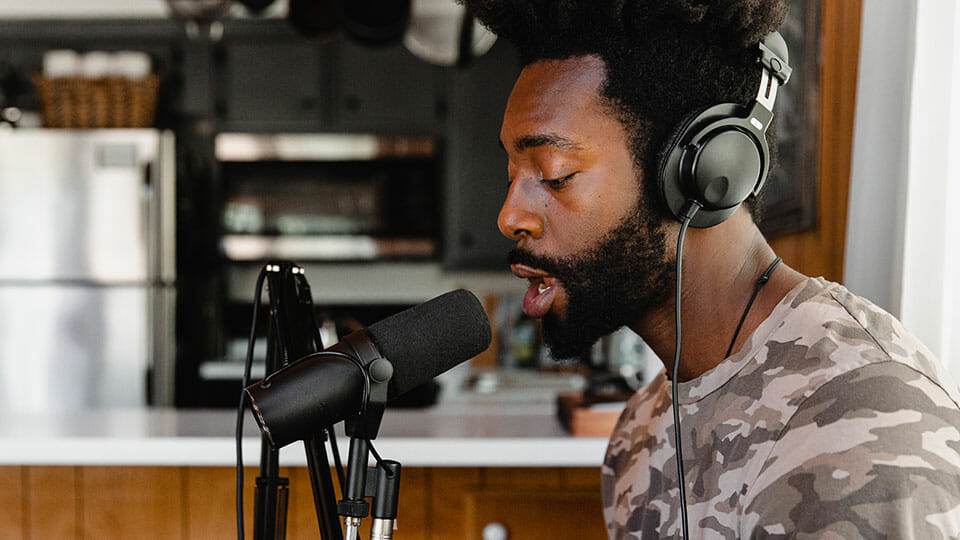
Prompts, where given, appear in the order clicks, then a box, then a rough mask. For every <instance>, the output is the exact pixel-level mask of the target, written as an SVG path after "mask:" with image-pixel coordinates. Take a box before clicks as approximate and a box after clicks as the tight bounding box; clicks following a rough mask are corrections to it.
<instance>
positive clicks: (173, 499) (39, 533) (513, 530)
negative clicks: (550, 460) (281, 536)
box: [0, 466, 606, 540]
mask: <svg viewBox="0 0 960 540" xmlns="http://www.w3.org/2000/svg"><path fill="white" fill-rule="evenodd" d="M281 474H282V475H283V476H286V477H288V478H289V479H290V508H289V511H288V515H287V518H288V523H287V526H288V527H287V538H289V539H299V538H320V535H319V533H318V531H317V523H316V517H315V514H314V510H313V495H312V494H311V491H310V480H309V478H308V474H307V469H306V468H304V467H295V468H285V469H282V471H281ZM256 475H257V471H256V469H255V468H247V469H246V470H245V473H244V484H245V486H246V487H245V489H244V518H245V527H244V528H245V532H246V537H247V538H253V491H252V490H253V484H254V481H255V478H256ZM0 483H2V485H3V486H4V489H3V490H0V538H2V539H4V540H8V539H9V540H21V539H23V540H27V539H38V538H57V539H94V538H95V539H98V540H100V539H111V538H137V539H152V538H157V539H161V538H162V539H165V540H167V539H184V540H187V539H189V540H194V539H210V538H235V537H236V510H235V508H236V502H235V501H236V499H235V489H236V474H235V470H234V469H233V468H231V467H92V466H91V467H70V466H64V467H39V466H36V467H17V466H9V467H0ZM335 483H336V482H335ZM397 524H398V529H397V531H396V532H395V534H394V538H395V539H397V540H456V539H463V540H486V539H484V538H483V530H484V528H485V527H486V526H488V525H491V524H499V525H500V526H501V527H502V528H503V529H504V530H505V531H506V533H507V536H506V540H518V539H538V538H576V539H578V540H579V539H583V540H590V539H594V538H596V539H598V540H599V539H603V538H606V533H605V530H604V525H603V517H602V506H601V501H600V471H599V469H598V468H536V469H534V468H416V467H411V468H407V469H404V470H403V481H402V483H401V489H400V503H399V515H398V519H397ZM369 525H370V520H369V519H367V520H365V521H364V524H363V528H362V529H361V532H362V536H363V537H367V535H368V530H369ZM501 538H502V536H501Z"/></svg>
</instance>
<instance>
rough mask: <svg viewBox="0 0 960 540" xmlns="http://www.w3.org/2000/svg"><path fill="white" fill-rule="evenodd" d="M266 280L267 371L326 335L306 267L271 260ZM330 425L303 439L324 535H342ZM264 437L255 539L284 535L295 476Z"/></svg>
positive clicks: (319, 345) (318, 345) (336, 539)
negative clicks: (282, 468) (285, 474)
mask: <svg viewBox="0 0 960 540" xmlns="http://www.w3.org/2000/svg"><path fill="white" fill-rule="evenodd" d="M266 280H267V289H268V292H269V297H270V317H269V319H270V320H269V323H268V326H267V359H266V373H267V374H270V373H273V372H275V371H277V370H279V369H281V368H282V367H284V366H287V365H289V364H290V362H291V361H293V360H296V359H297V358H301V357H303V356H306V355H308V354H310V353H314V352H317V351H319V350H322V349H323V341H322V339H321V338H320V332H319V330H318V328H317V324H316V320H315V317H314V312H313V300H312V297H311V294H310V286H309V285H308V284H307V280H306V277H305V276H304V274H303V269H302V268H300V267H299V266H297V265H295V264H293V263H291V262H286V261H280V262H269V263H267V265H266ZM331 429H333V427H332V426H324V427H322V428H321V432H320V434H319V435H317V436H314V437H311V438H310V439H306V440H304V447H305V450H306V457H307V468H308V471H309V474H310V486H311V488H312V490H313V499H314V507H315V510H316V514H317V523H318V525H319V527H320V535H321V538H323V539H324V540H343V532H342V531H341V530H340V525H339V519H338V517H337V513H336V507H335V506H334V503H333V501H334V500H336V496H335V495H334V491H333V480H332V478H331V476H330V464H329V461H328V460H327V452H326V447H325V443H326V440H327V432H328V431H329V430H331ZM260 440H261V442H260V476H259V477H258V478H257V485H256V492H255V494H254V503H253V504H254V514H253V527H254V529H253V530H254V539H255V540H283V539H284V538H285V537H286V524H287V502H288V497H289V487H288V486H289V483H290V481H289V479H287V478H281V477H280V475H279V455H280V451H279V449H277V448H274V447H273V446H272V445H271V444H270V441H269V439H268V438H267V436H266V435H265V434H261V436H260ZM334 450H335V449H334Z"/></svg>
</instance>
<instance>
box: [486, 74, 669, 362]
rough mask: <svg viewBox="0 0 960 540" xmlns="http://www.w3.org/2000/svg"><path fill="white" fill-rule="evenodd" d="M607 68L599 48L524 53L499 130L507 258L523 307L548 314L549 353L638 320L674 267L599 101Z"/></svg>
mask: <svg viewBox="0 0 960 540" xmlns="http://www.w3.org/2000/svg"><path fill="white" fill-rule="evenodd" d="M604 78H605V68H604V64H603V61H602V60H600V59H599V58H597V57H577V58H572V59H567V60H556V61H541V62H537V63H534V64H531V65H529V66H527V67H526V68H525V69H524V70H523V72H522V73H521V74H520V77H519V78H518V79H517V82H516V84H515V85H514V88H513V92H512V93H511V94H510V99H509V101H508V103H507V108H506V111H505V113H504V119H503V125H502V127H501V130H500V141H501V143H502V144H503V146H504V149H505V150H506V152H507V157H508V160H509V165H508V168H509V176H510V189H509V192H508V194H507V199H506V201H504V204H503V207H502V208H501V210H500V216H499V218H498V225H499V227H500V231H501V232H502V233H503V234H504V235H505V236H507V237H509V238H511V239H514V240H516V241H517V248H516V249H515V250H514V251H513V252H512V253H511V270H513V273H514V274H515V275H517V276H518V277H521V278H525V279H528V280H529V281H530V288H529V289H528V290H527V294H526V295H525V296H524V299H523V309H524V312H525V313H526V314H527V315H529V316H531V317H535V318H540V317H542V318H543V329H544V339H545V341H546V343H547V345H548V346H549V347H550V349H551V352H552V353H553V355H554V357H556V358H571V357H576V356H579V355H581V354H582V353H583V352H584V351H585V350H586V349H588V348H589V347H590V345H592V344H593V343H594V342H596V340H597V339H599V338H600V337H602V336H603V335H605V334H607V333H610V332H612V331H613V330H616V329H617V328H619V327H620V326H623V325H625V324H631V323H634V322H637V320H638V319H639V318H641V317H642V316H643V315H644V314H646V313H647V312H648V311H649V310H650V309H652V308H653V307H656V306H658V305H660V304H662V303H663V301H664V300H665V299H666V298H667V297H668V296H669V292H668V291H669V290H670V284H671V282H670V280H671V279H672V275H671V274H670V271H669V268H670V266H669V265H668V264H666V263H667V257H666V255H665V253H666V247H665V242H664V234H663V232H662V231H661V230H660V226H661V222H660V218H659V217H658V216H657V215H656V213H655V212H653V211H651V210H648V209H647V203H646V202H645V201H643V200H642V196H641V193H642V190H641V187H640V181H641V178H640V175H639V174H638V172H637V169H636V168H635V166H634V162H633V157H632V155H631V154H630V150H629V139H628V136H627V133H626V131H625V130H624V127H623V125H622V124H621V123H620V122H619V121H618V120H617V119H616V118H615V117H614V116H613V115H612V114H611V113H610V111H609V110H608V109H607V108H605V107H604V105H603V104H602V102H601V98H600V88H601V84H602V82H603V80H604Z"/></svg>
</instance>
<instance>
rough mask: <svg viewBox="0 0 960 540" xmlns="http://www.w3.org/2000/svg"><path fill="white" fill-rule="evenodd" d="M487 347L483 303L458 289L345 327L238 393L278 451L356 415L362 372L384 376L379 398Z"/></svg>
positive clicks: (361, 402)
mask: <svg viewBox="0 0 960 540" xmlns="http://www.w3.org/2000/svg"><path fill="white" fill-rule="evenodd" d="M489 346H490V323H489V322H488V321H487V315H486V313H485V312H484V311H483V306H482V305H481V304H480V301H479V300H478V299H477V297H476V296H474V295H473V294H472V293H470V292H468V291H465V290H462V289H461V290H456V291H452V292H449V293H446V294H444V295H441V296H438V297H437V298H434V299H432V300H429V301H427V302H425V303H423V304H420V305H418V306H414V307H412V308H410V309H408V310H406V311H402V312H400V313H397V314H396V315H392V316H390V317H387V318H386V319H383V320H382V321H379V322H376V323H374V324H372V325H370V326H369V327H367V328H365V329H363V330H358V331H356V332H353V333H351V334H349V335H347V336H346V337H344V338H343V340H342V341H340V343H337V344H336V345H334V346H332V347H328V348H327V349H325V350H323V351H321V352H319V353H314V354H311V355H308V356H306V357H304V359H303V360H299V361H296V362H293V363H291V364H290V365H288V366H286V367H284V368H282V369H280V370H278V371H276V372H274V373H272V374H270V375H268V376H267V377H266V378H265V379H263V380H262V381H259V382H257V383H254V384H252V385H250V386H248V387H247V388H246V393H247V396H248V397H249V400H250V404H251V407H252V409H253V411H254V417H255V418H256V419H257V423H258V424H259V425H260V429H261V430H262V431H263V433H264V435H266V436H267V438H268V439H269V440H270V443H271V444H272V445H273V446H274V447H276V448H279V447H282V446H285V445H287V444H289V443H291V442H293V441H296V440H301V439H305V438H307V437H309V436H312V435H314V434H316V433H317V432H318V431H319V430H320V429H323V428H324V427H326V426H329V425H332V424H335V423H337V422H339V421H341V420H345V419H347V418H348V417H350V416H352V415H354V414H356V413H358V412H359V411H360V410H361V409H362V408H363V407H364V406H365V403H364V398H365V397H366V396H365V392H366V389H368V388H369V382H370V381H368V380H367V376H366V375H365V374H364V370H367V371H369V375H370V377H371V379H373V380H375V381H376V382H383V381H384V380H386V379H387V378H389V384H388V391H387V397H388V399H393V398H395V397H398V396H400V395H402V394H403V393H405V392H407V391H409V390H412V389H413V388H415V387H417V386H419V385H420V384H423V383H425V382H427V381H429V380H430V379H432V378H433V377H435V376H437V375H439V374H441V373H443V372H444V371H447V370H448V369H450V368H452V367H454V366H456V365H457V364H460V363H461V362H465V361H467V360H469V359H470V358H472V357H474V356H476V355H477V354H479V353H481V352H483V351H484V350H485V349H486V348H487V347H489ZM382 359H385V360H387V361H388V362H389V363H388V364H384V362H383V361H382ZM361 365H362V366H363V370H362V369H361V367H360V366H361ZM391 365H392V378H390V375H391V373H390V368H391ZM368 368H369V369H368Z"/></svg>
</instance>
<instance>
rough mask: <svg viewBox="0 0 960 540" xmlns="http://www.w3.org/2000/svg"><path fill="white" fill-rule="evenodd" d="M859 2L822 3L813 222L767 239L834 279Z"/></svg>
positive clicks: (842, 229)
mask: <svg viewBox="0 0 960 540" xmlns="http://www.w3.org/2000/svg"><path fill="white" fill-rule="evenodd" d="M860 6H861V2H860V0H823V3H822V9H823V12H822V14H821V19H820V20H821V65H820V133H819V140H818V143H819V144H818V148H819V156H818V163H817V170H818V186H817V213H818V215H817V227H816V228H815V229H813V230H810V231H804V232H800V233H797V234H791V235H785V236H781V237H778V238H775V239H773V240H771V241H770V245H771V246H772V247H773V249H774V250H775V251H776V252H777V254H778V255H780V256H781V257H783V260H784V262H786V263H787V264H789V265H790V266H792V267H793V268H795V269H797V270H798V271H800V272H802V273H804V274H807V275H810V276H823V277H825V278H827V279H829V280H832V281H837V282H841V281H842V280H843V256H844V240H845V237H846V230H847V195H848V193H849V189H850V152H851V148H852V144H853V117H854V104H855V101H856V93H857V65H858V59H859V54H860Z"/></svg>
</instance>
